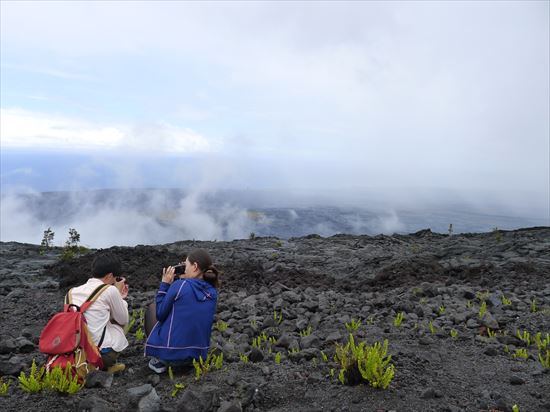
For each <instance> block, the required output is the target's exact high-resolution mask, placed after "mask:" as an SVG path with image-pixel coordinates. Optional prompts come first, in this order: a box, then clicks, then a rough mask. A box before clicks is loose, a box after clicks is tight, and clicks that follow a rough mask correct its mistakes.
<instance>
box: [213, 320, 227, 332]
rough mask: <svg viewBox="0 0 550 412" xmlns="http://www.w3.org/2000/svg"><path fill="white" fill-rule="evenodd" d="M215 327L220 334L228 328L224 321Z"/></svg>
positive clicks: (218, 322) (220, 321)
mask: <svg viewBox="0 0 550 412" xmlns="http://www.w3.org/2000/svg"><path fill="white" fill-rule="evenodd" d="M214 327H215V328H216V330H217V331H218V332H220V333H221V332H225V331H226V330H227V327H228V326H227V323H226V322H224V321H223V320H219V321H217V322H216V323H215V324H214Z"/></svg>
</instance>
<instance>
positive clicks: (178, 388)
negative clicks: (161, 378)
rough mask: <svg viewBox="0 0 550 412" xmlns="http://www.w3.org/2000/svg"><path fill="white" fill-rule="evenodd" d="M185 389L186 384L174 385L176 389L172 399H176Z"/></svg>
mask: <svg viewBox="0 0 550 412" xmlns="http://www.w3.org/2000/svg"><path fill="white" fill-rule="evenodd" d="M183 389H185V384H184V383H176V384H175V385H174V388H173V389H172V397H175V396H176V395H177V394H178V392H179V391H181V390H183Z"/></svg>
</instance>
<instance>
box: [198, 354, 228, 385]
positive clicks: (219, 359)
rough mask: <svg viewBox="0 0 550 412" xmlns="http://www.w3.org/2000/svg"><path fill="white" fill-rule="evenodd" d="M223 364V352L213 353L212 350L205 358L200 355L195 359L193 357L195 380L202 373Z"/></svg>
mask: <svg viewBox="0 0 550 412" xmlns="http://www.w3.org/2000/svg"><path fill="white" fill-rule="evenodd" d="M222 366H223V353H220V354H219V355H215V354H213V353H212V352H210V353H209V354H208V356H207V357H206V360H204V359H203V358H202V356H201V357H200V358H199V360H198V361H197V360H196V359H193V367H194V368H195V380H197V381H198V380H200V379H201V378H202V377H203V376H204V375H206V374H207V373H208V372H210V371H211V370H214V369H221V368H222Z"/></svg>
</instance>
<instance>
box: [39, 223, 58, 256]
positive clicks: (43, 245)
mask: <svg viewBox="0 0 550 412" xmlns="http://www.w3.org/2000/svg"><path fill="white" fill-rule="evenodd" d="M54 236H55V232H53V231H52V228H51V227H49V228H47V229H46V230H44V236H43V237H42V241H41V242H40V250H41V252H44V251H45V250H46V249H49V248H51V247H52V246H53V238H54Z"/></svg>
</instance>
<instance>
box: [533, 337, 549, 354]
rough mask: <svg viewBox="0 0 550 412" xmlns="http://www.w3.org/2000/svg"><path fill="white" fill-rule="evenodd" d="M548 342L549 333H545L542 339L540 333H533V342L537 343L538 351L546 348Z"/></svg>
mask: <svg viewBox="0 0 550 412" xmlns="http://www.w3.org/2000/svg"><path fill="white" fill-rule="evenodd" d="M549 343H550V334H549V333H547V334H546V337H545V338H544V339H542V333H540V332H537V334H536V335H535V344H536V345H537V349H538V350H539V352H540V351H541V350H543V349H546V347H547V346H548V344H549Z"/></svg>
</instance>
